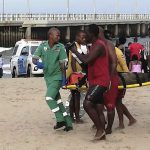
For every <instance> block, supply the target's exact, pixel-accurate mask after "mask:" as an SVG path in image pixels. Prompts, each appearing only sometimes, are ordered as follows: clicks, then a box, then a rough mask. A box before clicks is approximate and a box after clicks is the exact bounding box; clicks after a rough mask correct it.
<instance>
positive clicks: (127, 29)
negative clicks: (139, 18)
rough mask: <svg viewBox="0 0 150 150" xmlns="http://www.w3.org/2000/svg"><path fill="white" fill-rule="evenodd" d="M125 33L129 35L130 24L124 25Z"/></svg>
mask: <svg viewBox="0 0 150 150" xmlns="http://www.w3.org/2000/svg"><path fill="white" fill-rule="evenodd" d="M126 35H127V36H128V37H130V25H129V24H127V26H126Z"/></svg>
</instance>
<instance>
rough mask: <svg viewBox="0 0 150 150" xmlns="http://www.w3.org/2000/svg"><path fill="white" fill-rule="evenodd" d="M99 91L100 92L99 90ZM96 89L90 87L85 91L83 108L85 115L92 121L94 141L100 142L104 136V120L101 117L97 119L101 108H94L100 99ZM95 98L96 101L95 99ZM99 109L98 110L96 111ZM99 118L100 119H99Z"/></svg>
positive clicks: (96, 87)
mask: <svg viewBox="0 0 150 150" xmlns="http://www.w3.org/2000/svg"><path fill="white" fill-rule="evenodd" d="M100 91H101V90H100ZM100 91H99V89H98V86H90V87H89V89H88V91H87V95H86V98H85V100H84V103H83V106H84V109H85V111H86V112H87V114H88V115H89V117H90V118H91V120H92V121H93V123H94V124H95V126H96V129H97V131H96V134H95V139H97V138H98V139H100V140H102V138H103V136H105V134H104V125H103V124H104V123H103V121H104V119H103V116H102V117H99V113H101V108H102V107H101V108H99V107H98V106H97V108H96V104H95V101H97V100H98V99H99V97H100V94H101V92H100ZM96 97H97V99H96ZM97 109H100V110H97ZM100 118H101V119H100Z"/></svg>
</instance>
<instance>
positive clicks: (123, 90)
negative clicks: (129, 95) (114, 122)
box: [117, 89, 126, 100]
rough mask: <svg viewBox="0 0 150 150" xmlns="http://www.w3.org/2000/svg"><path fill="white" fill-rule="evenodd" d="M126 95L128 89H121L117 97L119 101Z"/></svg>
mask: <svg viewBox="0 0 150 150" xmlns="http://www.w3.org/2000/svg"><path fill="white" fill-rule="evenodd" d="M125 93H126V89H119V90H118V95H117V100H121V99H122V98H124V96H125Z"/></svg>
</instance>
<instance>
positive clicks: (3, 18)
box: [0, 14, 150, 22]
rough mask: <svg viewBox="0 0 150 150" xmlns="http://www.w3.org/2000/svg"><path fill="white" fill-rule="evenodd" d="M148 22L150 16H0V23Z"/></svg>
mask: <svg viewBox="0 0 150 150" xmlns="http://www.w3.org/2000/svg"><path fill="white" fill-rule="evenodd" d="M26 20H35V21H36V20H37V21H38V20H40V21H41V20H44V21H61V22H62V21H67V20H70V21H82V20H84V21H86V20H87V21H92V20H95V21H96V20H102V21H150V14H0V21H26Z"/></svg>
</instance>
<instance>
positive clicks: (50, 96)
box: [46, 81, 65, 129]
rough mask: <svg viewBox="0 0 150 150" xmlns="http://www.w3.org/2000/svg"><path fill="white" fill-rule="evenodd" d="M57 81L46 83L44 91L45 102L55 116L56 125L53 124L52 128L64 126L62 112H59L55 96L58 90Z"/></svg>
mask: <svg viewBox="0 0 150 150" xmlns="http://www.w3.org/2000/svg"><path fill="white" fill-rule="evenodd" d="M59 87H60V85H59V82H57V81H53V82H52V83H49V84H48V83H47V93H46V102H47V104H48V106H49V107H50V109H51V110H52V112H53V113H54V114H55V117H56V122H57V123H56V126H54V129H57V128H59V127H62V126H65V119H64V116H63V113H62V112H61V110H60V108H59V106H58V104H57V101H56V96H57V94H58V92H59Z"/></svg>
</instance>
